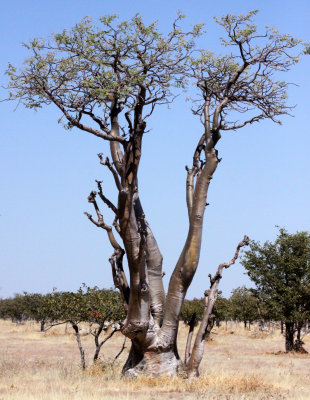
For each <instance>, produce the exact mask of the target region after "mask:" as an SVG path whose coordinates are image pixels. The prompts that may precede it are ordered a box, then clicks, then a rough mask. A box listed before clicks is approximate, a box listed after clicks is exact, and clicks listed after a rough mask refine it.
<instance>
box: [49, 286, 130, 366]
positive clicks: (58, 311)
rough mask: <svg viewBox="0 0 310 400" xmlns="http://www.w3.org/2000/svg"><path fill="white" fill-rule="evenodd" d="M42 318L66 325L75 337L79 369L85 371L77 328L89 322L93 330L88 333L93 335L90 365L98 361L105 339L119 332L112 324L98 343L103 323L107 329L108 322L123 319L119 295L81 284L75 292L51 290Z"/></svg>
mask: <svg viewBox="0 0 310 400" xmlns="http://www.w3.org/2000/svg"><path fill="white" fill-rule="evenodd" d="M46 318H47V319H49V320H51V321H54V324H51V326H55V325H59V324H64V323H69V324H70V325H71V327H72V329H73V331H74V334H75V336H76V341H77V345H78V348H79V352H80V356H81V367H82V369H83V370H84V369H85V368H86V363H85V350H84V348H83V345H82V341H81V332H80V325H81V323H82V322H89V323H90V324H91V325H93V324H95V325H96V327H95V328H94V330H93V331H90V333H91V334H92V335H93V336H94V341H95V353H94V357H93V359H94V362H96V361H97V360H98V357H99V353H100V350H101V348H102V345H103V344H104V343H106V341H107V340H109V339H110V338H111V337H112V336H113V335H114V333H115V332H117V331H119V324H114V326H113V327H112V331H111V333H110V334H109V335H108V336H107V337H105V338H104V339H103V340H100V335H101V333H102V332H103V331H104V328H105V324H107V326H111V325H112V322H116V323H117V322H119V321H120V320H121V319H123V318H124V312H123V308H122V303H121V299H120V295H119V294H118V293H117V292H116V291H115V290H111V289H110V290H107V289H101V290H100V289H98V288H97V287H94V288H90V287H88V286H86V285H83V286H82V287H81V288H80V289H79V290H78V291H77V292H57V291H54V292H53V293H52V294H51V295H49V296H48V307H47V309H46Z"/></svg>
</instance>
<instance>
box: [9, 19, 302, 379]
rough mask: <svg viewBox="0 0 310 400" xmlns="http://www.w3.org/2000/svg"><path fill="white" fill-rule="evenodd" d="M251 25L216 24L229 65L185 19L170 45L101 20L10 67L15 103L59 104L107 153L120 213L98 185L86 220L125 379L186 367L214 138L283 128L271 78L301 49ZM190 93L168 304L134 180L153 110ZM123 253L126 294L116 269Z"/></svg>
mask: <svg viewBox="0 0 310 400" xmlns="http://www.w3.org/2000/svg"><path fill="white" fill-rule="evenodd" d="M255 14H256V11H253V12H251V13H249V14H248V15H246V16H242V15H241V16H234V15H227V16H225V17H223V18H221V19H220V20H218V21H217V22H218V23H219V24H220V25H221V26H223V28H224V30H225V31H226V33H227V40H226V41H224V42H223V44H224V45H225V46H230V48H231V52H230V53H229V54H228V55H227V56H221V57H216V56H215V55H214V54H212V53H210V52H208V51H202V52H197V51H196V52H194V49H195V42H194V41H195V38H196V37H197V36H199V35H201V34H202V25H196V26H194V27H193V29H192V31H190V32H184V31H182V29H181V28H180V27H179V26H178V24H179V21H180V20H181V19H182V16H181V15H179V17H178V18H177V20H176V21H175V22H174V24H173V28H172V31H171V32H170V33H168V34H167V35H163V34H161V33H159V32H158V29H157V26H156V23H153V24H151V25H149V26H146V25H145V24H144V23H143V21H142V19H141V17H139V16H135V17H134V18H133V19H132V20H130V21H124V22H121V23H118V24H117V22H116V20H115V17H104V18H101V19H100V22H101V24H102V28H96V27H95V26H93V25H92V24H91V22H90V20H89V19H84V20H83V21H82V22H81V23H80V24H77V25H76V26H75V27H74V28H73V29H72V30H71V31H63V32H62V33H61V34H57V35H54V37H53V38H51V39H50V40H42V39H35V40H33V41H32V42H31V43H30V44H28V45H26V46H27V47H28V49H29V51H30V52H31V54H32V57H31V58H29V59H28V60H27V61H26V66H25V68H24V69H23V70H21V71H18V70H16V69H15V67H13V66H11V65H10V66H9V69H8V74H9V76H10V84H9V88H10V98H11V99H19V100H20V101H22V102H23V103H24V104H25V106H26V107H29V108H34V109H37V108H40V107H42V106H43V105H50V104H54V105H56V107H58V109H59V110H60V112H61V120H64V121H66V124H65V127H66V128H68V129H71V128H74V127H75V128H78V129H79V130H82V131H85V132H88V133H91V134H93V135H95V136H97V137H99V138H101V139H103V140H105V141H107V142H109V146H110V154H111V159H110V158H109V157H107V158H104V157H103V156H102V154H99V159H100V162H101V164H102V165H104V166H105V167H106V168H107V169H108V170H109V171H110V172H111V174H112V176H113V178H114V181H115V187H116V190H117V195H118V200H117V204H116V205H115V204H113V203H112V202H111V201H110V200H109V199H108V197H107V196H106V195H105V194H104V191H103V187H102V182H101V181H97V187H98V192H96V191H92V192H91V193H90V195H89V197H88V201H89V202H90V203H91V204H93V207H94V209H95V212H96V215H97V217H96V218H93V217H92V215H91V214H89V213H86V215H87V217H88V218H89V220H90V221H91V222H92V223H93V224H94V225H96V226H97V227H99V228H101V229H104V230H105V231H106V232H107V235H108V238H109V241H110V243H111V245H112V247H113V249H114V252H113V254H112V257H111V258H110V263H111V267H112V274H113V278H114V283H115V286H116V287H117V288H119V290H120V293H121V295H122V298H123V302H124V307H125V309H126V313H127V316H126V318H125V320H124V323H123V326H122V333H123V334H124V335H125V336H127V337H128V338H130V339H131V342H132V347H131V350H130V354H129V357H128V360H127V362H126V364H125V366H124V370H123V371H124V374H126V375H127V376H136V375H137V374H139V373H140V372H141V371H144V372H145V373H147V374H150V375H158V374H172V375H173V374H175V373H176V372H177V371H178V369H179V368H180V367H181V361H180V357H179V355H178V350H177V344H176V343H177V341H176V337H177V332H178V324H179V318H180V312H181V307H182V304H183V301H184V298H185V295H186V292H187V289H188V287H189V285H190V284H191V281H192V279H193V277H194V274H195V271H196V269H197V266H198V262H199V255H200V249H201V238H202V228H203V218H204V212H205V207H206V204H207V193H208V189H209V185H210V182H211V179H212V178H213V174H214V172H215V170H216V168H217V166H218V163H219V161H220V159H219V157H218V151H217V149H216V144H217V143H218V141H219V140H220V138H221V133H222V132H224V131H226V130H235V129H238V128H241V127H243V126H245V125H248V124H252V123H254V122H257V121H260V120H263V119H266V118H267V119H271V120H273V121H275V122H279V120H278V117H279V116H280V115H283V114H287V113H288V111H289V107H287V106H286V103H285V100H286V88H287V84H286V83H285V82H282V81H278V80H276V78H275V77H274V76H273V75H274V74H275V73H278V72H279V71H287V70H288V69H289V68H290V67H291V66H292V65H293V64H294V63H295V62H297V60H298V58H297V57H294V56H293V55H291V50H292V49H294V48H295V47H296V46H297V45H298V43H299V42H298V41H297V40H295V39H293V38H292V37H291V36H289V35H280V34H278V33H277V32H276V31H275V30H273V29H267V31H266V32H265V33H264V34H263V35H260V34H258V33H256V27H255V25H254V24H253V23H252V18H253V16H254V15H255ZM259 44H261V45H260V46H259ZM187 83H193V84H194V85H195V87H196V89H197V90H198V95H197V98H195V99H194V100H193V101H194V108H193V112H194V114H195V115H198V116H199V117H200V119H201V121H202V124H203V132H202V134H201V138H200V140H199V141H198V143H196V146H195V151H194V153H193V163H192V166H190V167H186V170H187V178H186V202H187V209H188V220H189V221H188V222H189V227H188V234H187V238H186V241H185V244H184V247H183V250H182V252H181V254H180V257H179V260H178V261H177V263H176V266H175V269H174V271H173V273H172V276H171V279H170V283H169V288H168V292H167V295H166V294H165V292H164V287H163V282H162V259H163V257H162V254H161V252H160V250H159V247H158V245H157V242H156V240H155V237H154V235H153V232H152V230H151V227H150V224H149V222H148V221H147V219H146V216H145V213H144V211H143V207H142V202H141V199H140V196H139V184H138V170H139V164H140V159H141V155H142V144H143V137H144V135H145V133H146V132H147V130H146V127H147V121H148V118H149V116H150V115H151V114H152V113H153V112H154V110H155V109H157V107H158V106H159V105H162V104H168V103H170V102H172V100H173V99H174V96H175V93H176V92H175V90H177V89H178V88H181V89H183V88H185V87H186V85H187ZM246 112H249V118H248V119H245V120H244V121H242V122H240V123H236V122H230V121H229V120H228V115H231V118H234V116H235V115H236V114H240V115H245V114H246ZM163 145H164V144H163ZM98 197H99V198H100V199H101V200H102V201H103V203H104V204H105V205H106V206H107V207H109V208H110V209H111V210H112V211H113V212H114V214H115V219H114V221H113V224H112V225H108V224H106V222H105V221H104V219H103V215H102V213H101V211H100V208H99V206H98V203H97V198H98ZM113 228H114V229H113ZM114 231H116V232H117V233H118V234H119V236H120V238H121V240H122V242H123V245H124V248H122V246H121V245H120V244H119V241H118V239H117V238H116V236H115V234H114ZM125 254H126V257H127V261H128V268H129V275H130V279H129V283H128V281H127V278H126V275H125V272H124V269H123V257H124V255H125ZM213 304H214V302H213V301H212V307H213ZM212 307H211V308H212ZM208 309H209V310H210V307H209V308H208ZM207 319H208V318H207ZM200 336H201V337H200V339H201V338H202V337H203V336H204V335H203V334H202V332H200ZM199 346H200V347H199V348H200V349H201V342H200V345H199ZM200 356H201V353H200V350H199V357H198V358H199V359H201V357H200ZM196 367H197V362H195V369H196ZM195 371H196V370H195ZM195 373H196V372H195Z"/></svg>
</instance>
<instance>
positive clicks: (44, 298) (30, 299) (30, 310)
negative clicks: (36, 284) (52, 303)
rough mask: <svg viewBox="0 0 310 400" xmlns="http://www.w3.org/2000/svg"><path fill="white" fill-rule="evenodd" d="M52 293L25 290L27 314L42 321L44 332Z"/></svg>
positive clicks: (42, 330)
mask: <svg viewBox="0 0 310 400" xmlns="http://www.w3.org/2000/svg"><path fill="white" fill-rule="evenodd" d="M49 297H50V294H46V295H42V294H41V293H27V292H24V302H25V308H26V309H25V314H26V316H27V318H30V319H34V320H35V321H37V322H40V330H41V332H44V330H45V324H46V323H47V322H48V314H49V310H48V304H49Z"/></svg>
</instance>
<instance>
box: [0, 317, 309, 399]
mask: <svg viewBox="0 0 310 400" xmlns="http://www.w3.org/2000/svg"><path fill="white" fill-rule="evenodd" d="M186 335H187V332H186V330H185V328H184V326H183V325H182V326H181V329H180V341H179V350H180V354H181V355H182V354H183V351H184V345H185V340H186ZM254 336H255V335H253V331H252V332H248V331H245V330H244V329H243V328H241V329H238V330H236V331H233V334H231V331H230V330H228V331H225V329H222V328H221V329H217V330H215V332H214V334H213V335H212V339H213V340H211V341H209V342H207V344H206V349H205V356H204V359H203V362H202V365H201V377H200V378H199V379H194V380H186V379H182V378H181V377H178V378H173V379H172V378H168V377H163V378H159V379H154V378H149V377H144V376H142V377H140V378H138V379H135V380H127V379H121V365H122V364H123V363H124V361H125V359H126V356H127V352H128V349H126V351H125V352H124V353H123V354H122V355H121V357H120V361H119V362H116V363H114V364H112V359H113V358H114V356H115V355H116V354H117V353H118V351H119V349H120V347H121V345H122V342H123V337H122V336H121V335H120V334H116V335H115V336H114V337H113V338H112V339H111V340H110V341H109V342H107V343H106V345H105V347H103V349H102V353H101V360H100V363H99V364H98V365H96V366H93V365H92V363H91V356H92V355H93V352H94V345H93V341H92V340H93V338H92V337H91V336H86V337H83V338H82V341H83V343H84V346H85V349H86V355H87V363H88V365H89V367H88V369H87V370H86V372H84V373H83V372H81V371H80V368H79V353H78V349H77V346H76V342H75V337H74V335H73V334H71V331H70V328H69V327H68V331H67V332H66V333H65V327H64V326H60V327H55V328H53V329H52V330H50V331H48V332H46V333H43V334H42V333H40V332H39V326H38V325H36V324H30V323H28V324H26V325H20V326H16V325H15V324H12V323H11V322H8V321H1V322H0V400H7V399H10V400H13V399H14V400H67V399H70V400H71V399H72V400H82V399H83V400H89V399H92V400H99V399H100V400H101V399H112V400H113V399H120V400H125V399H135V400H140V399H141V400H142V399H145V400H154V399H183V398H184V399H188V400H194V399H206V400H215V399H217V400H237V399H238V400H241V399H243V400H267V399H268V400H269V399H278V400H292V399H294V400H309V399H310V356H308V355H296V354H292V355H287V354H284V353H281V352H279V351H281V350H283V346H284V341H283V338H282V337H281V335H280V333H279V332H278V331H276V332H275V334H274V335H273V336H270V335H269V336H268V335H263V336H262V337H258V338H257V337H256V338H254ZM258 336H259V335H258ZM305 347H306V348H307V349H308V351H310V340H309V338H307V340H306V346H305Z"/></svg>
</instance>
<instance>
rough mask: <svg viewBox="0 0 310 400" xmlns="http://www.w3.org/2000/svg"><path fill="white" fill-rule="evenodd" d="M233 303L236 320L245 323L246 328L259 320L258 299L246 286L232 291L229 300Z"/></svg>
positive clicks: (232, 309) (232, 310) (233, 315)
mask: <svg viewBox="0 0 310 400" xmlns="http://www.w3.org/2000/svg"><path fill="white" fill-rule="evenodd" d="M229 300H230V303H231V313H232V317H233V318H234V319H237V320H239V321H243V323H244V327H245V328H246V327H247V323H249V329H250V326H251V322H253V321H255V320H257V319H258V317H259V314H258V299H257V298H256V297H255V296H254V295H253V293H252V291H251V290H250V289H248V288H246V287H245V286H242V287H238V288H236V289H234V290H233V291H232V294H231V296H230V298H229Z"/></svg>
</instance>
